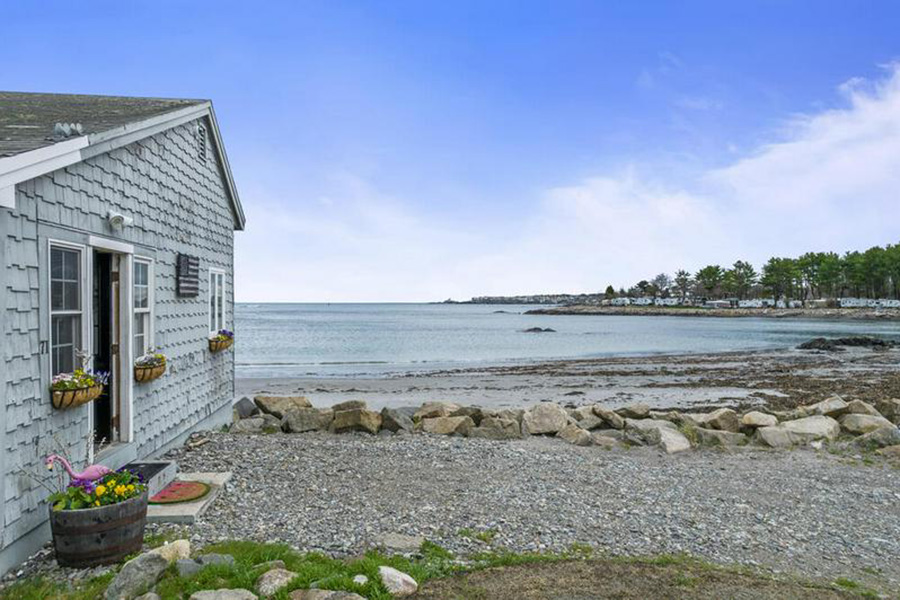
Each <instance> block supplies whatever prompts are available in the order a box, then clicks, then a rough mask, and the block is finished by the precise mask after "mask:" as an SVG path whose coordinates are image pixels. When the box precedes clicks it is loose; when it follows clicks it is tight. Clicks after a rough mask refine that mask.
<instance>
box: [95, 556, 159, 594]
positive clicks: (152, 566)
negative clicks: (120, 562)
mask: <svg viewBox="0 0 900 600" xmlns="http://www.w3.org/2000/svg"><path fill="white" fill-rule="evenodd" d="M168 567H169V561H167V560H166V559H165V558H164V557H163V556H161V555H159V554H154V553H151V552H145V553H144V554H139V555H138V556H136V557H134V558H132V559H131V560H129V561H128V562H127V563H125V565H124V566H123V567H122V569H121V570H120V571H119V572H118V573H116V576H115V578H114V579H113V580H112V582H110V584H109V587H107V588H106V600H132V599H133V598H135V597H136V596H138V594H143V593H144V592H146V591H147V590H148V589H149V588H151V587H153V586H154V585H155V584H156V582H157V581H159V578H160V577H162V574H163V573H165V571H166V569H167V568H168Z"/></svg>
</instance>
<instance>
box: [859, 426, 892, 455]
mask: <svg viewBox="0 0 900 600" xmlns="http://www.w3.org/2000/svg"><path fill="white" fill-rule="evenodd" d="M853 443H854V444H856V445H857V446H859V447H860V448H862V449H864V450H875V449H877V448H886V447H888V446H895V445H897V444H900V429H898V428H897V427H882V428H881V429H876V430H875V431H870V432H869V433H866V434H863V435H861V436H859V437H858V438H856V439H855V440H853Z"/></svg>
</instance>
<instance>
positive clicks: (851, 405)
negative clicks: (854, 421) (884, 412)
mask: <svg viewBox="0 0 900 600" xmlns="http://www.w3.org/2000/svg"><path fill="white" fill-rule="evenodd" d="M847 412H848V413H849V414H851V415H871V416H873V417H880V416H881V413H880V412H878V411H877V410H876V409H875V407H874V406H872V405H871V404H869V403H868V402H863V401H862V400H851V401H850V402H848V403H847Z"/></svg>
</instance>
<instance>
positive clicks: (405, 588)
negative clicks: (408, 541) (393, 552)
mask: <svg viewBox="0 0 900 600" xmlns="http://www.w3.org/2000/svg"><path fill="white" fill-rule="evenodd" d="M378 576H379V577H380V578H381V583H382V584H384V587H385V589H387V591H388V592H390V594H391V595H392V596H393V597H395V598H403V597H405V596H412V595H413V594H415V593H416V591H417V590H418V589H419V584H417V583H416V580H415V579H413V578H412V577H410V576H409V575H407V574H406V573H404V572H403V571H398V570H397V569H395V568H393V567H387V566H380V567H378Z"/></svg>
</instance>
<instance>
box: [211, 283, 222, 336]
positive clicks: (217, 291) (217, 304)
mask: <svg viewBox="0 0 900 600" xmlns="http://www.w3.org/2000/svg"><path fill="white" fill-rule="evenodd" d="M222 329H225V272H224V271H217V270H215V269H210V271H209V332H210V333H217V332H219V331H221V330H222Z"/></svg>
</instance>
